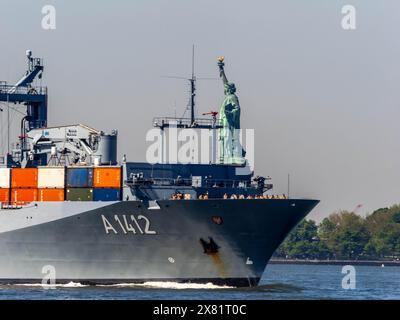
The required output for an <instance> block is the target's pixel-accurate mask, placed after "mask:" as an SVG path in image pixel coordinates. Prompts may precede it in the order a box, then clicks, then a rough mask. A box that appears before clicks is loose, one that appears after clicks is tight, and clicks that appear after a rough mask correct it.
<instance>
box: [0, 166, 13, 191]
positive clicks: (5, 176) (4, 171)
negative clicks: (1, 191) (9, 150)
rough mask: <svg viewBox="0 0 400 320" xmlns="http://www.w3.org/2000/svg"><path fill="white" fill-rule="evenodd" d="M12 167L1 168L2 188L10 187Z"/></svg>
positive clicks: (0, 183) (0, 185)
mask: <svg viewBox="0 0 400 320" xmlns="http://www.w3.org/2000/svg"><path fill="white" fill-rule="evenodd" d="M10 172H11V169H10V168H0V188H10Z"/></svg>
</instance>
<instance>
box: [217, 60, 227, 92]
mask: <svg viewBox="0 0 400 320" xmlns="http://www.w3.org/2000/svg"><path fill="white" fill-rule="evenodd" d="M224 60H225V57H222V56H221V57H218V67H219V76H220V77H221V79H222V82H223V83H224V86H225V85H227V84H228V79H227V78H226V75H225V70H224V66H225V63H224Z"/></svg>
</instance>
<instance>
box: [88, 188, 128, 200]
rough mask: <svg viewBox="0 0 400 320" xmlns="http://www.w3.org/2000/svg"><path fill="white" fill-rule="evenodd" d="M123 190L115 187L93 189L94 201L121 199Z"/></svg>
mask: <svg viewBox="0 0 400 320" xmlns="http://www.w3.org/2000/svg"><path fill="white" fill-rule="evenodd" d="M120 199H121V190H120V189H115V188H100V189H99V188H98V189H93V201H119V200H120Z"/></svg>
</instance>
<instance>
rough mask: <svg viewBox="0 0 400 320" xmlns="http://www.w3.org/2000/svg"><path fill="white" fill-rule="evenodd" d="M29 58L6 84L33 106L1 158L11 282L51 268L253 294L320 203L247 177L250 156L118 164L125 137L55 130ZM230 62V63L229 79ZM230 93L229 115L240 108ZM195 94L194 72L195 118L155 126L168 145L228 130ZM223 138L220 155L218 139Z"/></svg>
mask: <svg viewBox="0 0 400 320" xmlns="http://www.w3.org/2000/svg"><path fill="white" fill-rule="evenodd" d="M27 57H28V71H27V73H26V75H25V76H24V77H23V79H21V80H20V81H19V82H18V83H17V84H16V85H11V86H10V85H7V84H6V83H2V85H1V86H0V101H3V102H5V103H10V102H14V103H19V104H21V105H22V106H26V116H25V117H24V118H23V120H22V123H21V135H20V137H19V143H18V144H17V146H16V147H15V148H13V149H12V150H10V151H9V153H7V154H6V155H5V156H4V157H3V158H2V161H0V162H1V163H0V166H1V167H0V202H1V209H0V281H3V282H37V281H40V280H41V279H42V278H43V273H42V272H43V267H44V266H52V267H54V269H55V270H56V277H57V279H56V280H57V281H58V282H64V281H80V282H86V283H118V282H145V281H185V282H212V283H217V284H228V285H235V286H253V285H257V283H258V281H259V279H260V278H261V276H262V273H263V271H264V269H265V266H266V264H267V262H268V260H269V258H270V256H271V255H272V254H273V252H274V250H275V249H276V248H277V247H278V246H279V244H280V243H281V242H282V241H283V239H284V238H285V236H286V235H287V233H288V232H289V231H290V230H291V229H292V228H293V227H294V226H295V225H296V224H297V223H298V222H299V221H300V220H301V219H302V218H303V217H304V216H305V215H307V214H308V212H310V211H311V210H312V209H313V207H314V206H315V205H316V204H317V203H318V201H317V200H309V199H289V198H287V197H286V196H283V195H280V196H276V195H273V194H272V193H271V190H272V184H270V183H269V181H268V179H266V178H264V177H261V176H255V175H254V172H252V171H251V170H250V171H248V172H247V173H243V172H245V171H244V169H247V167H248V164H247V163H246V161H241V156H242V155H241V154H242V153H241V152H237V150H239V149H236V151H235V152H236V153H234V152H233V151H232V152H233V153H232V156H231V155H230V154H228V155H227V154H226V153H225V156H224V157H217V156H216V154H213V155H212V159H213V160H215V161H211V163H208V164H204V163H203V164H201V163H186V164H182V163H178V162H176V163H169V162H167V161H165V160H166V159H164V158H163V154H164V152H163V151H162V152H161V158H160V161H158V162H157V163H148V162H141V163H137V162H129V161H127V160H126V159H125V157H124V159H122V161H120V162H119V161H118V159H117V137H118V133H117V131H116V130H113V131H112V132H111V133H105V132H103V131H100V130H96V129H93V128H91V127H89V126H86V125H82V124H77V125H67V126H59V127H49V126H48V125H47V88H44V87H35V86H33V85H32V83H33V81H34V79H35V78H36V77H39V76H41V75H42V73H43V64H42V60H41V59H36V58H32V53H31V52H30V51H27ZM223 66H224V64H223V59H220V60H219V67H220V72H223ZM221 74H222V73H221ZM223 75H224V74H223ZM225 79H226V76H225ZM226 86H227V87H226V88H227V97H226V99H225V100H224V101H225V102H226V103H225V104H224V108H226V110H228V108H229V107H230V104H229V103H231V104H232V103H233V104H235V101H236V100H235V97H234V93H235V91H233V87H232V85H231V84H230V83H228V82H226ZM229 90H230V91H229ZM194 96H195V77H194V75H193V76H192V78H191V116H190V118H188V119H185V118H155V119H154V121H153V125H154V127H155V128H157V129H159V130H160V132H161V137H165V132H166V131H167V130H168V129H170V128H177V129H188V128H190V129H196V130H209V131H210V130H211V131H213V132H216V133H217V132H218V131H219V132H221V130H224V129H226V128H227V127H225V125H224V124H223V121H226V119H225V118H222V117H220V118H217V114H218V113H217V112H210V113H208V114H209V115H211V116H212V118H211V119H199V118H196V117H195V116H194V103H195V102H194ZM232 101H233V102H232ZM236 108H238V106H236ZM221 110H225V109H221ZM232 110H233V111H231V110H229V111H227V112H234V109H232ZM239 114H240V113H239ZM228 120H229V119H228ZM223 134H225V135H227V136H229V132H228V131H226V130H225V131H223ZM229 137H230V139H232V141H233V143H232V148H238V146H235V143H234V139H235V137H234V136H233V135H231V136H229ZM212 141H213V144H212V150H213V151H216V149H217V148H216V135H213V136H212ZM161 144H162V146H163V148H165V141H162V143H161ZM227 146H228V147H229V143H228V144H227V143H225V144H224V148H225V149H224V150H225V151H224V152H228V153H229V152H230V151H229V148H227ZM232 150H234V149H232ZM239 151H240V150H239ZM243 155H244V152H243ZM216 159H220V161H219V162H217V161H216ZM221 159H222V160H221ZM226 159H228V161H229V163H225V162H224V161H226ZM232 159H233V160H237V159H238V160H240V161H232Z"/></svg>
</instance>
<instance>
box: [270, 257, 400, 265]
mask: <svg viewBox="0 0 400 320" xmlns="http://www.w3.org/2000/svg"><path fill="white" fill-rule="evenodd" d="M268 264H308V265H343V266H344V265H354V266H379V267H380V266H382V265H384V266H388V267H389V266H395V267H400V261H383V260H381V261H380V260H306V259H276V258H273V259H271V260H270V261H269V262H268Z"/></svg>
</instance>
